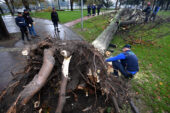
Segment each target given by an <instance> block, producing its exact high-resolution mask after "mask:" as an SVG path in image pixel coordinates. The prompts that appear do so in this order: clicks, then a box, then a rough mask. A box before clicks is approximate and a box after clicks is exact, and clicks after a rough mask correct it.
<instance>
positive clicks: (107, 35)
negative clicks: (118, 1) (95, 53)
mask: <svg viewBox="0 0 170 113" xmlns="http://www.w3.org/2000/svg"><path fill="white" fill-rule="evenodd" d="M124 11H125V9H121V10H120V11H119V12H118V13H117V14H116V16H115V18H114V20H113V21H112V22H111V23H110V25H109V26H108V27H107V28H106V29H105V30H104V31H103V32H102V33H101V34H100V35H99V36H98V37H97V38H96V39H95V40H94V41H93V42H92V45H94V47H95V48H97V49H98V50H99V51H100V52H101V53H104V52H105V50H106V49H107V47H108V46H109V44H110V41H111V40H112V38H113V35H114V34H115V33H116V31H117V29H118V26H119V19H120V17H121V15H122V13H123V12H124Z"/></svg>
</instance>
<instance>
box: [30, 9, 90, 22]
mask: <svg viewBox="0 0 170 113" xmlns="http://www.w3.org/2000/svg"><path fill="white" fill-rule="evenodd" d="M83 15H84V16H86V15H87V11H86V10H84V11H83ZM32 16H33V17H36V18H43V19H48V20H51V12H35V13H32ZM58 16H59V20H60V23H66V22H70V21H73V20H76V19H79V18H81V11H58Z"/></svg>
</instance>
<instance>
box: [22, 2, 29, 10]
mask: <svg viewBox="0 0 170 113" xmlns="http://www.w3.org/2000/svg"><path fill="white" fill-rule="evenodd" d="M22 3H23V5H24V7H25V8H26V9H28V10H30V8H29V2H28V0H22Z"/></svg>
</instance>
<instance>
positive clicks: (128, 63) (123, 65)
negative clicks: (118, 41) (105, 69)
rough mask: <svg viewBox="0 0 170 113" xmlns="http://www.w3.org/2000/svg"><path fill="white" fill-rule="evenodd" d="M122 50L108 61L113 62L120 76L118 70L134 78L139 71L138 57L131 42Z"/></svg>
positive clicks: (116, 74) (115, 71)
mask: <svg viewBox="0 0 170 113" xmlns="http://www.w3.org/2000/svg"><path fill="white" fill-rule="evenodd" d="M122 50H123V52H122V53H120V54H118V55H117V56H115V57H110V58H108V59H107V60H106V62H112V65H113V68H114V75H115V76H117V77H118V76H119V75H118V71H120V72H121V73H122V74H123V75H124V77H125V78H132V77H133V76H134V75H135V74H136V73H137V72H138V71H139V66H138V58H137V57H136V55H135V54H134V53H133V52H132V51H131V46H130V45H129V44H127V45H125V46H124V47H123V49H122Z"/></svg>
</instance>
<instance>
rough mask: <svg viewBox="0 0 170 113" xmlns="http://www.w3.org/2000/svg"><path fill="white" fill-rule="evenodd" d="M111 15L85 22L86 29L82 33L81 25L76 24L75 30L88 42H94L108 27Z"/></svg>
mask: <svg viewBox="0 0 170 113" xmlns="http://www.w3.org/2000/svg"><path fill="white" fill-rule="evenodd" d="M108 18H110V15H105V16H103V15H100V16H98V17H94V18H92V19H89V20H86V21H84V26H83V27H84V29H83V31H81V29H80V28H81V23H78V24H76V25H75V26H74V27H73V30H74V31H75V32H77V33H78V34H79V35H81V36H83V37H84V39H85V40H86V41H88V42H92V41H93V40H94V39H95V38H96V37H97V36H98V35H100V33H101V32H102V31H103V30H104V29H105V28H106V27H107V25H108V24H109V23H108V20H109V19H108Z"/></svg>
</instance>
